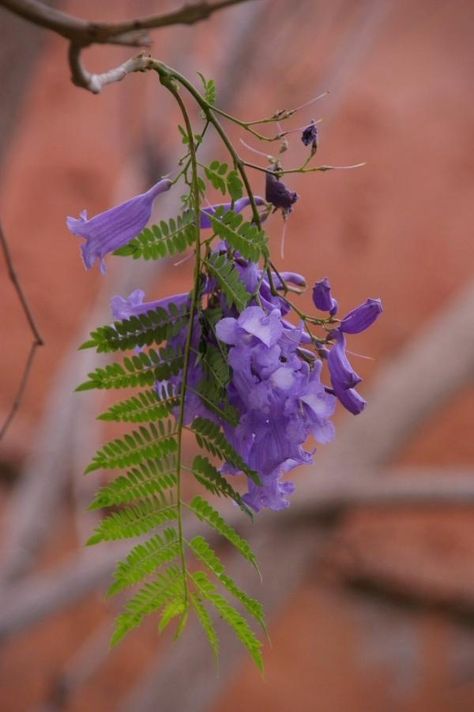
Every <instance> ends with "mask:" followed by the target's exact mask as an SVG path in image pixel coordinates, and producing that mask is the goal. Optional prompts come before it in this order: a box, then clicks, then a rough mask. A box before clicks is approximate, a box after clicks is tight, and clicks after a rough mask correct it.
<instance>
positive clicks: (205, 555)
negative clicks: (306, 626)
mask: <svg viewBox="0 0 474 712" xmlns="http://www.w3.org/2000/svg"><path fill="white" fill-rule="evenodd" d="M190 546H191V549H192V550H193V551H194V553H195V554H196V556H197V558H198V559H200V560H201V561H202V563H203V564H205V565H206V566H207V568H208V569H209V570H210V571H211V572H212V573H213V574H214V576H215V577H216V578H217V579H218V581H219V582H220V583H221V584H222V585H223V586H224V588H226V589H227V590H228V591H229V593H231V594H232V595H233V596H235V597H236V598H237V599H238V600H239V601H240V602H241V603H242V604H243V606H244V607H245V608H246V610H247V611H248V613H250V615H252V616H253V617H254V618H255V620H256V621H257V622H258V623H260V625H261V626H262V628H263V629H264V630H265V619H264V615H263V606H262V604H261V603H260V602H259V601H257V600H256V599H255V598H252V597H251V596H249V595H248V594H246V593H245V591H242V589H241V588H239V587H238V586H237V584H236V583H235V581H233V579H231V578H230V577H229V576H227V574H226V573H225V568H224V564H223V563H222V561H221V560H220V559H219V557H218V556H217V554H216V552H215V551H214V549H212V547H211V546H209V544H208V543H207V541H206V540H205V539H204V537H202V536H196V537H194V539H192V540H191V542H190Z"/></svg>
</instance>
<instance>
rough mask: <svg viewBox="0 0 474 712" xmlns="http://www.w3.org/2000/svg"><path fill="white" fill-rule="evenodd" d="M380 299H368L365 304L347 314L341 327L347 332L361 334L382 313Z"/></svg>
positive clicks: (341, 329)
mask: <svg viewBox="0 0 474 712" xmlns="http://www.w3.org/2000/svg"><path fill="white" fill-rule="evenodd" d="M382 311H383V308H382V302H381V300H380V299H367V301H365V302H364V303H363V304H360V305H359V306H358V307H356V308H355V309H353V310H352V311H350V312H349V314H346V316H345V317H344V319H342V321H341V324H340V326H339V329H340V331H341V332H343V333H345V334H359V333H360V332H361V331H365V330H366V329H368V328H369V326H371V325H372V324H373V323H374V321H375V320H376V319H377V317H378V316H379V315H380V314H381V313H382Z"/></svg>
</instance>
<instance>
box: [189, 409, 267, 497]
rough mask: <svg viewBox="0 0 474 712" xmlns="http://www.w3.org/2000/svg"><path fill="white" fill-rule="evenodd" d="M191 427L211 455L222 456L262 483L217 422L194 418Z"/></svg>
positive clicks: (258, 482)
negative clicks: (229, 441) (228, 440)
mask: <svg viewBox="0 0 474 712" xmlns="http://www.w3.org/2000/svg"><path fill="white" fill-rule="evenodd" d="M191 429H192V431H193V432H194V435H195V436H196V440H197V442H198V444H199V445H200V447H203V448H204V449H205V450H207V451H208V452H210V453H211V455H214V457H220V459H221V460H225V461H226V462H229V463H230V464H231V465H233V466H234V467H236V468H238V469H239V470H242V472H244V473H245V474H246V475H247V477H250V479H251V480H252V481H253V482H255V484H256V485H261V481H260V477H259V475H258V472H255V470H252V468H251V467H249V466H248V465H247V463H246V462H245V461H244V460H243V459H242V458H241V457H240V455H239V454H238V453H237V452H236V451H235V450H234V448H233V447H232V445H231V444H230V443H228V442H227V440H226V437H225V435H224V433H223V432H222V431H221V429H220V428H219V426H218V425H217V424H216V423H213V422H212V421H211V420H207V419H206V418H201V417H199V418H195V419H194V420H193V423H192V425H191Z"/></svg>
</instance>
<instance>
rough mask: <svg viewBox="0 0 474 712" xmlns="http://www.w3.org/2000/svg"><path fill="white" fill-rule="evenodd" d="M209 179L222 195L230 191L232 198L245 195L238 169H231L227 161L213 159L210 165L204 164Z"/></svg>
mask: <svg viewBox="0 0 474 712" xmlns="http://www.w3.org/2000/svg"><path fill="white" fill-rule="evenodd" d="M204 172H205V174H206V177H207V179H208V180H209V181H210V182H211V183H212V185H213V186H214V188H216V190H219V191H220V192H221V193H222V195H225V194H226V193H228V194H229V195H230V197H231V198H232V200H238V199H239V198H241V197H242V195H243V184H242V181H241V180H240V178H239V176H238V174H237V171H235V170H229V166H228V165H227V163H221V162H220V161H212V162H211V163H210V164H209V165H208V166H204Z"/></svg>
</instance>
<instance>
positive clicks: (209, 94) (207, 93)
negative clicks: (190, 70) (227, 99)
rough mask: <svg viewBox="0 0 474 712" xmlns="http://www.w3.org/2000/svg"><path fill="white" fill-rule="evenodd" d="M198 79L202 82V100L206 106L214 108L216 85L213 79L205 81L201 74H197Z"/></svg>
mask: <svg viewBox="0 0 474 712" xmlns="http://www.w3.org/2000/svg"><path fill="white" fill-rule="evenodd" d="M198 77H199V79H200V80H201V81H202V85H203V87H204V99H205V100H206V101H207V103H208V104H210V105H211V106H214V104H215V103H216V93H217V89H216V83H215V81H214V79H206V78H205V77H204V75H203V74H201V72H198Z"/></svg>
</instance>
